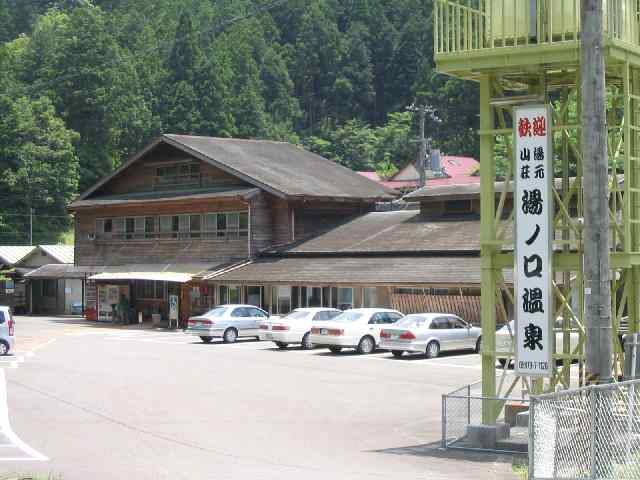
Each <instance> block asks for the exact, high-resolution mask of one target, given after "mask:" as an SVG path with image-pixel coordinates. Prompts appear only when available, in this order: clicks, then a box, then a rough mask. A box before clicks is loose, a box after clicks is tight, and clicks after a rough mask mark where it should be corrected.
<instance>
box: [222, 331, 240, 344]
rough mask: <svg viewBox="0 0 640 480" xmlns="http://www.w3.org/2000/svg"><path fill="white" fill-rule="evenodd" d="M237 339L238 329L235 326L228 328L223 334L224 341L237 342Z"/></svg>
mask: <svg viewBox="0 0 640 480" xmlns="http://www.w3.org/2000/svg"><path fill="white" fill-rule="evenodd" d="M237 339H238V331H237V330H236V329H235V328H227V329H226V330H225V331H224V335H223V336H222V340H223V341H224V343H235V342H236V340H237Z"/></svg>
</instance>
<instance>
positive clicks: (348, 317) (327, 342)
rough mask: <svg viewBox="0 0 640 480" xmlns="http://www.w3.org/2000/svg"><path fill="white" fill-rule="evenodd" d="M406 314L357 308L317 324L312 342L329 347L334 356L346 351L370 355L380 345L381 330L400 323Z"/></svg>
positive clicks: (312, 332) (387, 310)
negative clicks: (347, 349)
mask: <svg viewBox="0 0 640 480" xmlns="http://www.w3.org/2000/svg"><path fill="white" fill-rule="evenodd" d="M403 316H404V315H403V314H402V313H400V312H398V311H397V310H390V309H385V308H354V309H352V310H347V311H346V312H344V313H342V314H340V315H338V316H337V317H335V318H334V319H333V320H329V321H324V322H317V325H316V323H315V322H314V325H313V327H312V328H311V335H310V336H309V340H310V341H311V343H313V344H314V345H317V346H322V347H328V348H329V350H331V351H332V352H333V353H338V352H339V351H340V350H342V349H343V348H355V349H356V350H357V352H358V353H371V352H373V351H374V350H375V349H376V348H377V346H378V344H379V343H380V330H382V329H383V328H384V327H385V326H387V325H390V324H392V323H394V322H396V321H398V320H400V319H401V318H402V317H403Z"/></svg>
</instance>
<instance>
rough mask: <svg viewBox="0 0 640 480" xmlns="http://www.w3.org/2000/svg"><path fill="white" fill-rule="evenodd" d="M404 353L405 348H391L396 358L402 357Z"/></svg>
mask: <svg viewBox="0 0 640 480" xmlns="http://www.w3.org/2000/svg"><path fill="white" fill-rule="evenodd" d="M403 353H404V350H391V354H392V355H393V356H394V357H396V358H400V357H401V356H402V354H403Z"/></svg>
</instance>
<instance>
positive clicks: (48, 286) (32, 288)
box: [0, 245, 83, 314]
mask: <svg viewBox="0 0 640 480" xmlns="http://www.w3.org/2000/svg"><path fill="white" fill-rule="evenodd" d="M73 255H74V252H73V246H70V245H37V246H26V247H25V246H17V247H13V246H2V247H0V259H1V260H0V261H1V262H2V265H3V270H5V271H6V273H5V274H4V277H6V278H5V279H4V280H2V281H0V304H1V305H8V306H10V307H12V308H13V309H14V311H16V312H18V313H27V312H28V313H36V314H41V313H42V314H45V313H46V314H70V313H72V307H73V304H74V303H77V302H81V301H82V292H83V286H82V282H81V281H80V280H71V279H68V280H64V279H59V278H46V277H41V278H37V279H36V278H35V277H34V278H32V277H30V275H31V274H32V273H33V272H35V271H37V270H39V269H40V268H42V267H43V266H45V265H55V266H56V267H66V266H70V265H73Z"/></svg>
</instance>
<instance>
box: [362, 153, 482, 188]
mask: <svg viewBox="0 0 640 480" xmlns="http://www.w3.org/2000/svg"><path fill="white" fill-rule="evenodd" d="M479 166H480V162H478V161H477V160H476V159H475V158H471V157H457V156H450V155H445V156H443V157H442V168H443V169H444V171H445V173H446V174H447V177H445V178H430V179H428V180H427V185H468V184H475V183H478V184H479V183H480V176H477V175H476V176H473V174H474V173H476V172H477V170H478V167H479ZM358 173H359V174H360V175H362V176H363V177H367V178H368V179H370V180H373V181H376V182H378V183H380V184H381V185H383V186H385V187H387V188H393V189H396V190H403V189H407V188H418V187H419V181H418V179H416V180H393V179H391V180H382V179H380V177H379V176H378V174H377V173H376V172H358Z"/></svg>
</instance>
